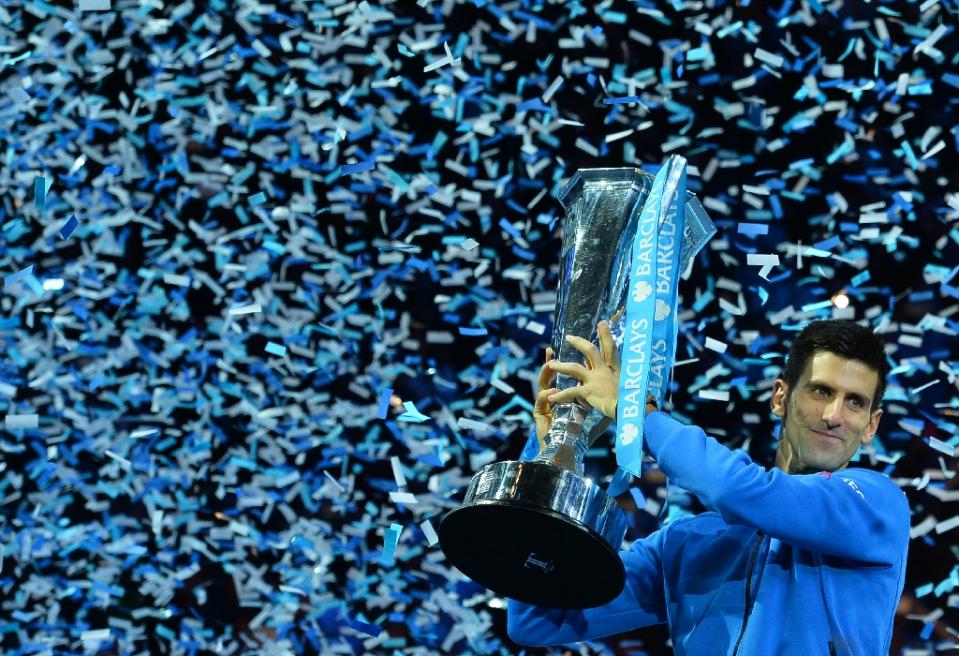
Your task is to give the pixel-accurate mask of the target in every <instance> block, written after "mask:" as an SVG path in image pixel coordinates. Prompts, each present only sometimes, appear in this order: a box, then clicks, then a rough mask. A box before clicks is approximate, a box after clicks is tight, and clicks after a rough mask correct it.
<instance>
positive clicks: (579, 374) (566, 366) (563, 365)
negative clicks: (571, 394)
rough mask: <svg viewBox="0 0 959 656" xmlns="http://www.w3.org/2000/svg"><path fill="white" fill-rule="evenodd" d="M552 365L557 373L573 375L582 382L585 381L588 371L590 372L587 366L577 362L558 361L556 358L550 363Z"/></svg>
mask: <svg viewBox="0 0 959 656" xmlns="http://www.w3.org/2000/svg"><path fill="white" fill-rule="evenodd" d="M550 367H551V368H552V370H553V371H555V372H556V373H560V374H566V375H567V376H572V377H573V378H575V379H576V380H578V381H580V382H583V380H584V379H585V378H586V373H587V372H588V369H586V367H584V366H583V365H581V364H578V363H576V362H557V361H555V360H554V361H553V362H551V363H550Z"/></svg>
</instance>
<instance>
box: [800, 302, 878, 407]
mask: <svg viewBox="0 0 959 656" xmlns="http://www.w3.org/2000/svg"><path fill="white" fill-rule="evenodd" d="M819 351H828V352H830V353H835V354H836V355H840V356H842V357H844V358H849V359H850V360H858V361H859V362H862V363H863V364H865V365H866V366H867V367H869V368H870V369H872V370H873V371H875V372H876V373H877V374H879V383H878V384H877V385H876V393H875V394H874V395H873V399H872V407H871V408H870V411H873V410H875V409H876V408H877V407H879V402H880V401H881V400H882V396H883V394H885V392H886V376H887V375H888V374H889V362H888V361H887V360H886V351H885V349H884V347H883V342H882V340H881V339H879V337H878V336H877V335H876V334H875V333H874V332H872V331H871V330H870V329H869V328H866V327H865V326H861V325H859V324H858V323H856V322H855V321H850V320H848V319H827V320H822V321H814V322H812V323H810V324H809V325H807V326H806V327H805V328H803V329H802V330H801V331H799V334H798V335H796V339H795V340H793V343H792V346H790V347H789V355H788V356H787V357H786V365H785V366H784V367H783V379H784V380H785V381H786V384H787V385H788V386H789V389H790V391H791V390H792V389H793V386H794V385H795V384H796V382H797V381H798V380H799V376H801V375H802V372H803V371H804V370H805V369H806V364H807V363H808V362H809V359H810V358H812V356H813V355H815V354H816V353H818V352H819Z"/></svg>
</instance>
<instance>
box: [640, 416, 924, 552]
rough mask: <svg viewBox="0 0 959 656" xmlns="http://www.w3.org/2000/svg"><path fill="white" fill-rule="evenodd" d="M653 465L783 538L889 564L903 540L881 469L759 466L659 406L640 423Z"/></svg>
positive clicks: (902, 511) (896, 503) (894, 498)
mask: <svg viewBox="0 0 959 656" xmlns="http://www.w3.org/2000/svg"><path fill="white" fill-rule="evenodd" d="M643 429H644V430H643V432H644V436H645V440H646V444H647V446H648V448H649V450H650V451H651V452H652V454H653V455H654V456H655V457H656V460H657V462H658V463H659V466H660V468H661V469H662V470H663V471H664V472H665V473H666V475H667V476H669V477H670V478H671V479H672V480H673V481H674V482H675V483H676V484H677V485H679V486H680V487H682V488H684V489H686V490H689V491H690V492H692V493H693V494H695V495H696V496H697V497H699V499H700V501H702V502H703V503H704V504H705V505H706V506H708V507H709V508H711V509H713V510H715V511H716V512H718V513H719V514H720V515H722V517H723V519H725V520H726V521H727V522H729V523H731V524H741V525H747V526H752V527H754V528H757V529H759V530H761V531H763V532H764V533H767V534H768V535H770V536H772V537H774V538H777V539H779V540H782V541H783V542H787V543H789V544H793V545H796V546H798V547H802V548H804V549H811V550H814V551H818V552H821V553H825V554H831V555H834V556H839V557H842V558H849V559H852V560H858V561H863V562H868V563H875V564H881V565H893V564H895V563H896V562H898V561H899V559H900V558H901V556H902V551H903V549H904V548H905V546H906V543H907V542H908V540H909V505H908V503H907V501H906V498H905V495H903V493H902V491H901V490H900V489H899V488H897V487H896V485H895V484H894V483H892V482H891V481H889V480H888V479H887V478H885V477H884V476H882V475H881V474H877V473H875V472H871V471H868V470H864V469H846V470H842V471H837V472H833V473H831V474H828V475H827V474H826V473H819V474H806V475H790V474H786V473H785V472H782V471H780V470H779V469H772V470H769V471H767V470H766V469H764V468H763V467H760V466H759V465H757V464H755V463H754V462H752V460H750V459H749V456H748V455H747V454H745V453H743V452H741V451H733V450H730V449H728V448H726V447H725V446H723V445H722V444H720V443H719V442H717V441H716V440H714V439H713V438H711V437H708V436H707V435H706V434H705V433H704V432H703V431H702V429H701V428H698V427H696V426H684V425H682V424H680V423H679V422H677V421H676V420H675V419H672V418H671V417H669V416H667V415H665V414H663V413H662V412H652V413H650V414H648V415H647V416H646V420H645V421H644V424H643Z"/></svg>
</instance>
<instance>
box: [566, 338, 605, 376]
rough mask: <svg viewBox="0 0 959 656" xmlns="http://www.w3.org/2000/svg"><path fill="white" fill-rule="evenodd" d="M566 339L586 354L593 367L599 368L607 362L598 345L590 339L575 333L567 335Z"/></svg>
mask: <svg viewBox="0 0 959 656" xmlns="http://www.w3.org/2000/svg"><path fill="white" fill-rule="evenodd" d="M566 341H568V342H569V343H570V345H571V346H572V347H573V348H575V349H576V350H577V351H579V352H580V353H582V354H583V355H585V356H586V359H587V360H589V363H590V364H591V365H592V367H593V369H598V368H600V367H602V366H603V365H604V364H606V363H605V362H603V354H602V353H600V352H599V349H598V348H596V345H595V344H593V343H592V342H591V341H589V340H588V339H583V338H582V337H576V336H575V335H567V336H566Z"/></svg>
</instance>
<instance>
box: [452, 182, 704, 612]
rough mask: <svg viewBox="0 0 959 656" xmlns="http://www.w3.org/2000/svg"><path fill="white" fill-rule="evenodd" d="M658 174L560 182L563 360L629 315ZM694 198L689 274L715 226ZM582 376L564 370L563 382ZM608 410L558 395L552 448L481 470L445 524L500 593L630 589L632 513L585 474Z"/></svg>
mask: <svg viewBox="0 0 959 656" xmlns="http://www.w3.org/2000/svg"><path fill="white" fill-rule="evenodd" d="M653 180H654V176H652V175H650V174H649V173H647V172H645V171H643V170H641V169H636V168H614V169H584V170H580V171H578V172H577V173H576V174H575V175H574V176H573V178H572V179H571V180H570V181H569V183H568V184H567V185H566V187H565V188H564V189H563V191H562V192H561V193H560V196H559V201H560V203H561V204H562V206H563V209H564V210H565V212H566V220H565V223H564V234H563V244H562V255H561V260H560V272H559V289H558V294H557V299H556V310H555V313H554V315H553V337H552V348H553V352H554V353H556V354H557V356H558V358H559V359H560V360H561V361H563V362H579V363H581V364H584V363H585V358H584V356H583V355H582V353H580V352H579V351H578V350H576V349H575V348H573V347H572V346H570V345H569V344H568V343H567V342H566V336H567V335H578V336H580V337H585V338H587V339H589V340H591V341H593V342H594V343H595V342H596V340H597V334H596V324H597V323H598V321H599V320H600V319H610V318H611V317H615V316H617V315H618V316H622V314H623V310H624V308H625V305H626V300H627V298H626V294H627V291H628V289H627V283H628V277H629V267H630V255H631V245H632V243H633V238H634V237H635V234H636V228H637V224H638V221H637V219H638V217H639V214H640V212H641V210H642V206H643V203H644V202H645V200H646V198H647V196H648V194H649V192H650V189H651V187H652V184H653ZM685 209H686V211H685V227H684V232H683V239H682V245H681V248H680V266H679V269H678V271H677V275H678V273H679V272H682V271H684V270H685V269H686V266H687V265H688V262H689V260H690V259H691V258H692V257H694V256H695V255H696V253H698V252H699V250H700V248H702V246H703V245H704V244H705V243H706V241H707V240H708V239H709V238H710V237H711V236H712V234H713V233H714V232H715V227H714V226H713V223H712V221H710V219H709V217H708V216H707V215H706V212H705V210H704V209H703V207H702V205H701V204H700V202H699V200H698V199H697V198H696V197H695V196H694V195H693V194H691V193H690V194H687V197H686V208H685ZM617 328H618V327H617V326H615V325H614V326H613V334H614V336H617V334H619V333H620V330H618V329H617ZM618 341H619V340H618ZM578 382H579V381H577V380H576V379H575V378H572V377H570V376H566V375H564V374H558V375H557V379H556V384H555V385H554V387H556V388H558V389H560V390H563V389H566V388H569V387H574V386H575V385H577V384H578ZM602 419H603V417H602V415H601V414H600V413H599V412H597V411H596V410H588V409H587V408H585V407H584V406H582V405H580V404H579V403H565V404H560V405H557V406H555V407H554V408H553V424H552V426H551V428H550V430H549V433H548V434H547V436H546V438H545V442H546V448H545V449H544V450H542V451H541V452H540V453H539V454H538V455H537V457H536V458H535V459H534V460H532V461H504V462H495V463H492V464H489V465H487V466H485V467H483V468H482V469H481V470H480V471H478V472H477V473H476V475H475V476H473V478H472V480H471V481H470V484H469V486H468V488H467V490H466V495H465V497H464V499H463V504H462V505H461V506H460V507H458V508H456V509H455V510H452V511H450V512H449V513H448V514H447V515H446V516H445V517H444V518H443V520H442V522H441V523H440V526H439V540H440V546H441V547H442V549H443V551H444V553H445V554H446V556H447V558H449V560H450V561H451V562H452V563H453V565H455V566H456V567H457V568H459V569H460V571H462V572H463V573H464V574H466V576H468V577H469V578H471V579H473V580H474V581H476V582H477V583H479V584H481V585H483V586H485V587H487V588H489V589H490V590H493V591H494V592H496V593H497V594H500V595H503V596H506V597H510V598H512V599H517V600H519V601H523V602H526V603H531V604H536V605H538V606H547V607H552V608H591V607H594V606H599V605H602V604H604V603H607V602H609V601H611V600H612V599H614V598H615V597H616V596H617V595H619V593H620V592H621V591H622V589H623V586H624V584H625V580H626V573H625V569H624V568H623V563H622V561H621V560H620V558H619V548H620V546H621V545H622V542H623V537H624V536H625V535H626V516H625V514H624V512H623V510H622V509H621V508H620V507H619V505H618V504H617V502H616V500H615V499H614V498H613V497H611V496H610V495H608V494H607V493H606V492H605V491H604V490H603V489H601V488H600V487H599V486H598V485H596V484H595V483H594V482H593V481H592V480H590V479H588V478H585V477H584V476H583V460H584V458H585V456H586V451H587V449H588V448H589V446H590V445H589V436H590V434H591V432H599V431H592V429H593V428H594V426H595V425H596V424H597V423H599V422H600V421H601V420H602Z"/></svg>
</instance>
